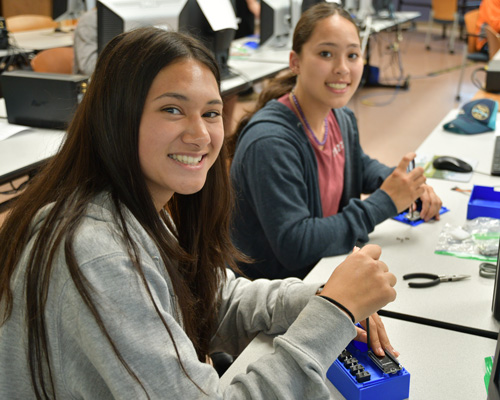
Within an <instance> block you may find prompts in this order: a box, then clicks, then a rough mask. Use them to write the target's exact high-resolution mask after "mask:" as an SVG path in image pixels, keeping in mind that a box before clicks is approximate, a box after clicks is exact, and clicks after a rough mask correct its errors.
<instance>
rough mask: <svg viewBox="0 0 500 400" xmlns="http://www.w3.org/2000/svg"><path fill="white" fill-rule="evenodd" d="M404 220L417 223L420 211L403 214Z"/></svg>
mask: <svg viewBox="0 0 500 400" xmlns="http://www.w3.org/2000/svg"><path fill="white" fill-rule="evenodd" d="M405 218H406V219H407V220H409V221H412V222H413V221H418V220H419V219H420V211H417V210H415V211H412V212H409V213H407V214H405Z"/></svg>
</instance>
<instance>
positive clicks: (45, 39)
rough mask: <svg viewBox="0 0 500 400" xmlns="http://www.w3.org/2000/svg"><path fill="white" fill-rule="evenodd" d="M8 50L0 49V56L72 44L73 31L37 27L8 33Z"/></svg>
mask: <svg viewBox="0 0 500 400" xmlns="http://www.w3.org/2000/svg"><path fill="white" fill-rule="evenodd" d="M9 44H10V45H11V46H13V48H12V49H10V50H0V57H3V56H6V55H8V54H15V53H18V52H19V51H26V52H33V51H36V50H45V49H51V48H54V47H67V46H73V32H72V31H67V32H54V29H52V28H51V29H37V30H33V31H26V32H16V33H9Z"/></svg>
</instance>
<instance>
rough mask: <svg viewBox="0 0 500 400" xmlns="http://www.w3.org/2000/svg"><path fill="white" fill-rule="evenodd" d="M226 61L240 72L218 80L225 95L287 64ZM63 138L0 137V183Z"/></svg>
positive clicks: (59, 134) (34, 132)
mask: <svg viewBox="0 0 500 400" xmlns="http://www.w3.org/2000/svg"><path fill="white" fill-rule="evenodd" d="M229 64H230V66H231V68H232V69H233V70H234V71H235V72H237V73H239V74H240V75H239V76H236V77H234V78H231V79H227V80H223V81H222V83H221V90H222V94H223V96H229V95H231V94H235V93H237V92H238V91H241V90H244V89H246V88H247V87H250V85H251V84H252V83H254V82H257V81H259V80H261V79H265V78H268V77H270V76H273V75H275V74H277V73H278V72H280V71H281V70H283V69H285V68H287V67H288V64H277V63H272V64H264V65H260V64H257V63H253V62H245V61H242V60H230V62H229ZM3 101H4V99H0V107H1V106H2V104H1V103H3ZM3 124H7V120H6V119H5V115H4V118H1V115H0V130H1V129H2V125H3ZM63 139H64V132H63V131H58V130H49V129H41V128H31V129H29V130H27V131H25V132H22V133H19V134H16V135H14V136H12V137H10V138H8V139H6V140H1V141H0V160H2V161H1V163H0V184H3V183H6V182H9V181H10V180H12V179H15V178H18V177H21V176H23V175H25V174H27V173H29V172H30V171H32V170H35V169H36V168H37V167H38V166H40V164H41V163H43V162H44V161H45V160H46V159H47V158H50V157H51V156H53V155H54V154H55V153H56V152H57V150H58V149H59V146H60V144H61V143H62V141H63Z"/></svg>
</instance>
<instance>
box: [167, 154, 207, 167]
mask: <svg viewBox="0 0 500 400" xmlns="http://www.w3.org/2000/svg"><path fill="white" fill-rule="evenodd" d="M168 156H169V157H170V158H171V159H172V160H176V161H179V162H180V163H183V164H187V165H197V164H199V162H200V161H201V159H202V158H203V157H202V156H198V157H191V156H184V155H178V154H169V155H168Z"/></svg>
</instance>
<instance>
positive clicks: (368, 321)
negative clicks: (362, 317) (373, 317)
mask: <svg viewBox="0 0 500 400" xmlns="http://www.w3.org/2000/svg"><path fill="white" fill-rule="evenodd" d="M366 344H367V345H368V350H370V349H371V346H370V317H367V318H366Z"/></svg>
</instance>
